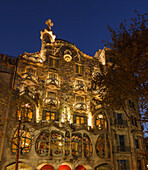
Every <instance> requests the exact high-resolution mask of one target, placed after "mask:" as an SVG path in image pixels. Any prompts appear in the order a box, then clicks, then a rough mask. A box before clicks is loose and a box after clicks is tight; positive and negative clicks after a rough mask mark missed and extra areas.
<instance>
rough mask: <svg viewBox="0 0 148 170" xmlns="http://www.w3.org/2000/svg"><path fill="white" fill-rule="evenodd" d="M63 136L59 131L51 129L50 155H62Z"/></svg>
mask: <svg viewBox="0 0 148 170" xmlns="http://www.w3.org/2000/svg"><path fill="white" fill-rule="evenodd" d="M63 144H64V136H63V133H61V132H59V131H51V142H50V154H51V155H52V156H62V155H63Z"/></svg>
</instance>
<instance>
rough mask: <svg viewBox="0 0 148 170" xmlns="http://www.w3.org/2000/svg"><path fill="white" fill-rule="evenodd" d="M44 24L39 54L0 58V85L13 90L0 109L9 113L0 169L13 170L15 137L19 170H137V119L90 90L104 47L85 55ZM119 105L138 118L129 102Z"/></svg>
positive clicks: (142, 160) (141, 162)
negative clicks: (104, 103) (108, 105)
mask: <svg viewBox="0 0 148 170" xmlns="http://www.w3.org/2000/svg"><path fill="white" fill-rule="evenodd" d="M46 24H47V28H46V29H44V30H43V31H41V40H42V46H41V51H40V52H36V53H26V52H25V53H23V54H22V55H19V56H18V58H15V59H13V58H10V57H8V56H5V55H1V67H0V68H1V72H0V77H1V80H3V82H4V84H3V85H4V86H9V87H10V86H11V87H12V88H13V89H14V91H16V93H17V94H19V95H18V96H17V97H15V98H14V100H13V101H12V98H11V97H9V99H8V100H7V101H9V102H8V103H7V108H6V109H1V110H2V111H3V114H4V115H5V117H8V118H9V123H8V125H7V126H4V128H3V129H1V130H2V131H5V132H6V134H7V135H8V136H9V137H8V138H2V140H1V143H0V144H1V146H0V147H1V148H0V149H1V150H0V158H1V169H2V170H4V169H6V170H13V169H15V159H16V153H17V148H18V147H17V146H18V136H19V139H20V141H19V163H18V167H19V169H20V170H24V169H25V170H35V169H36V170H47V169H48V170H57V169H59V170H75V169H76V170H84V169H86V170H140V169H141V170H144V169H145V157H144V155H143V152H144V146H143V132H142V129H141V124H140V122H139V121H137V120H136V119H132V121H131V120H128V119H127V117H126V115H125V114H124V112H123V111H122V110H113V109H112V110H109V109H108V108H105V107H103V106H101V105H100V104H98V102H97V100H98V95H97V94H98V93H97V90H95V91H93V90H91V88H90V87H91V78H92V76H93V75H94V74H95V73H96V72H98V71H99V66H98V63H99V61H102V62H103V63H104V64H106V62H107V61H108V55H107V51H108V50H107V49H106V48H104V49H103V50H99V51H98V52H96V54H95V56H94V57H91V56H89V55H86V54H84V53H83V52H82V51H80V50H79V49H78V48H77V47H76V46H75V45H74V44H71V43H70V42H67V41H64V40H58V39H56V36H55V35H54V34H53V32H52V30H51V26H52V25H53V24H52V22H51V20H50V19H49V20H48V21H46ZM18 91H19V92H18ZM3 97H5V96H3ZM16 98H17V99H16ZM14 101H15V102H17V104H13V103H15V102H14ZM14 105H15V106H16V105H17V107H15V106H14ZM126 109H127V111H128V113H129V114H130V115H131V116H132V117H133V118H139V114H138V108H137V107H136V104H135V103H134V102H133V101H132V100H129V101H128V102H127V108H126ZM11 117H13V118H14V119H12V118H11ZM12 120H13V121H12ZM10 125H11V126H10ZM10 129H11V130H10ZM18 129H19V130H18Z"/></svg>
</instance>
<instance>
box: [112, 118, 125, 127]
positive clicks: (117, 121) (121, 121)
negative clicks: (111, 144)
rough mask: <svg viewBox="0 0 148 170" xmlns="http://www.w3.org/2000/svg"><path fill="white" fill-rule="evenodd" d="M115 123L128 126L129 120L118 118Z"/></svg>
mask: <svg viewBox="0 0 148 170" xmlns="http://www.w3.org/2000/svg"><path fill="white" fill-rule="evenodd" d="M115 125H123V126H127V120H123V119H116V120H115Z"/></svg>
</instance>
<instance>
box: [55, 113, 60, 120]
mask: <svg viewBox="0 0 148 170" xmlns="http://www.w3.org/2000/svg"><path fill="white" fill-rule="evenodd" d="M55 120H57V121H59V112H56V113H55Z"/></svg>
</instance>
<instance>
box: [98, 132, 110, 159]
mask: <svg viewBox="0 0 148 170" xmlns="http://www.w3.org/2000/svg"><path fill="white" fill-rule="evenodd" d="M96 153H97V155H98V156H99V157H101V158H104V157H106V158H109V157H110V144H109V138H108V135H107V134H101V135H100V136H99V137H98V139H97V142H96Z"/></svg>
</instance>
